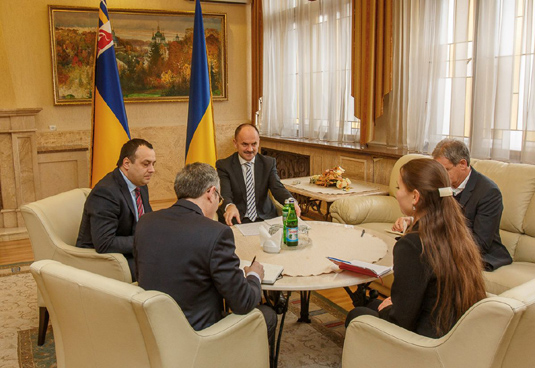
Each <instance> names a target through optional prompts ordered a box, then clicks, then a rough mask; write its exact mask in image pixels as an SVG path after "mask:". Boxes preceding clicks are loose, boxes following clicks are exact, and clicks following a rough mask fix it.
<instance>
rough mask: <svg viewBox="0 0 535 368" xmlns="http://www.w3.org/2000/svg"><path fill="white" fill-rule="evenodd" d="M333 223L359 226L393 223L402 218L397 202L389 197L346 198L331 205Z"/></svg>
mask: <svg viewBox="0 0 535 368" xmlns="http://www.w3.org/2000/svg"><path fill="white" fill-rule="evenodd" d="M330 212H331V217H332V219H333V222H339V223H342V224H350V225H359V224H365V223H371V222H385V223H394V222H395V221H396V220H397V219H398V217H401V216H403V214H402V212H401V210H400V209H399V204H398V201H397V200H396V199H395V198H394V197H390V196H367V197H348V198H342V199H339V200H336V201H334V203H333V204H332V205H331V209H330Z"/></svg>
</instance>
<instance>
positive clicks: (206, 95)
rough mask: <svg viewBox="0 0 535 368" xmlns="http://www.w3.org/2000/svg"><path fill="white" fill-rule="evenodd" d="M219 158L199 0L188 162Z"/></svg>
mask: <svg viewBox="0 0 535 368" xmlns="http://www.w3.org/2000/svg"><path fill="white" fill-rule="evenodd" d="M216 158H217V157H216V149H215V129H214V115H213V112H212V92H211V90H210V77H209V73H208V57H207V54H206V39H205V36H204V23H203V20H202V10H201V3H200V1H199V0H197V3H196V5H195V21H194V26H193V53H192V55H191V75H190V85H189V110H188V130H187V135H186V165H187V164H191V163H193V162H204V163H207V164H210V165H212V166H214V167H215V162H216Z"/></svg>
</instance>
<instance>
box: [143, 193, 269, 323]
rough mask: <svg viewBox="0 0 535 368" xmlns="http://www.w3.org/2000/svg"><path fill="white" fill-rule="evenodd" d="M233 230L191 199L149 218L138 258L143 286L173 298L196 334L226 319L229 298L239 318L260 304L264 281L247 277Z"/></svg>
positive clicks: (153, 213)
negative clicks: (213, 217) (238, 253)
mask: <svg viewBox="0 0 535 368" xmlns="http://www.w3.org/2000/svg"><path fill="white" fill-rule="evenodd" d="M235 249H236V247H235V245H234V235H233V233H232V230H231V229H230V228H229V227H228V226H226V225H223V224H221V223H219V222H217V221H213V220H211V219H209V218H207V217H205V216H204V215H203V213H202V211H201V209H200V208H199V207H198V206H197V205H196V204H195V203H193V202H191V201H188V200H186V199H180V200H178V201H177V202H176V203H175V204H174V205H173V206H171V207H170V208H167V209H164V210H160V211H156V212H152V213H149V214H147V215H144V216H143V217H142V218H141V219H140V220H139V224H138V226H137V230H136V235H135V243H134V254H135V259H136V264H137V270H138V282H139V286H141V287H142V288H144V289H146V290H159V291H162V292H164V293H167V294H169V295H171V296H172V297H173V298H174V299H175V300H176V302H177V303H178V305H179V306H180V308H182V311H183V312H184V314H185V315H186V318H187V319H188V321H189V323H190V324H191V326H192V327H193V328H194V329H195V330H202V329H204V328H206V327H209V326H211V325H213V324H214V323H216V322H217V321H219V320H221V319H222V318H223V314H222V313H223V298H224V299H225V300H226V302H227V304H228V306H229V307H230V309H231V310H232V311H233V312H234V313H237V314H245V313H248V312H250V311H251V310H253V308H255V307H256V306H257V304H258V303H259V302H260V299H261V288H260V281H259V280H258V279H257V278H256V277H254V276H249V277H247V278H245V277H244V274H243V271H242V270H240V268H239V265H240V260H239V258H238V256H237V255H236V253H235Z"/></svg>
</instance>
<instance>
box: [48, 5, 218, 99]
mask: <svg viewBox="0 0 535 368" xmlns="http://www.w3.org/2000/svg"><path fill="white" fill-rule="evenodd" d="M88 14H89V15H91V16H93V13H89V12H88ZM182 16H183V17H186V16H188V17H189V16H190V15H182ZM220 17H221V30H220V29H215V28H209V27H206V29H205V36H206V48H207V54H208V66H209V68H210V70H209V72H210V82H211V87H212V95H213V96H214V98H217V97H223V98H226V88H225V85H226V81H225V77H226V76H225V65H224V63H225V59H226V56H225V55H224V53H225V49H224V47H225V39H224V37H225V34H224V26H225V22H224V16H220ZM110 18H111V22H112V29H113V33H114V42H115V53H116V59H117V66H118V69H119V77H120V80H121V88H122V90H123V96H124V98H125V99H126V100H127V101H128V100H136V99H137V100H146V99H152V98H157V99H158V100H160V99H164V100H165V99H171V100H177V99H183V100H186V99H187V98H188V95H189V79H190V71H191V53H192V44H193V28H185V29H183V30H182V32H180V33H179V32H171V31H169V32H168V31H166V30H165V29H160V26H159V24H158V23H157V22H155V23H154V28H153V30H152V32H151V34H146V33H147V32H145V33H144V34H142V32H143V30H139V31H137V35H136V36H137V37H136V36H133V35H132V32H130V33H128V35H126V34H125V35H122V34H121V28H120V27H117V28H116V27H115V23H114V21H115V19H114V18H113V13H110ZM116 18H117V16H116ZM117 24H118V25H121V24H120V23H119V22H117ZM191 24H193V17H191ZM51 26H52V25H51ZM149 32H150V31H149ZM125 33H126V32H125ZM95 37H96V27H94V28H93V29H91V28H89V27H85V28H84V27H81V26H72V25H71V26H68V25H67V26H66V25H61V21H59V20H58V22H56V23H55V24H54V28H53V49H54V54H55V55H54V62H55V65H54V68H55V78H56V81H55V82H56V86H55V87H56V93H57V95H56V97H57V99H59V102H61V101H69V100H77V101H80V100H84V99H90V98H91V89H92V77H93V66H94V58H95ZM57 102H58V101H57Z"/></svg>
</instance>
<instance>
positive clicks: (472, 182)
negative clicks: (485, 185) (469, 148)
mask: <svg viewBox="0 0 535 368" xmlns="http://www.w3.org/2000/svg"><path fill="white" fill-rule="evenodd" d="M478 175H479V173H478V172H477V171H475V170H474V169H473V168H472V172H471V173H470V178H469V179H468V182H467V183H466V187H464V189H463V191H462V192H461V199H460V200H459V204H460V205H461V207H463V208H464V206H465V205H466V203H467V202H468V200H469V199H470V197H471V196H472V191H473V190H474V188H475V187H476V183H477V179H478Z"/></svg>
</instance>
